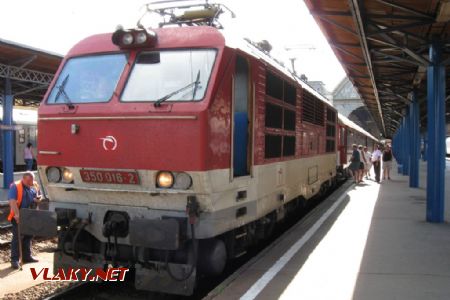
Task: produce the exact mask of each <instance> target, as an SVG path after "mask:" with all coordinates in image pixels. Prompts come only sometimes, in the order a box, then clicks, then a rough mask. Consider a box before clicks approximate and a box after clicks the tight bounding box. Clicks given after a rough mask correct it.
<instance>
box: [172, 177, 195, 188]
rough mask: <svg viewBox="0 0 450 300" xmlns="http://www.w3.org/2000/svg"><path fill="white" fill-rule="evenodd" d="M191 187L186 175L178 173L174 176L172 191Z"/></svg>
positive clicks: (189, 179) (190, 179)
mask: <svg viewBox="0 0 450 300" xmlns="http://www.w3.org/2000/svg"><path fill="white" fill-rule="evenodd" d="M191 185H192V178H191V176H189V174H187V173H178V174H177V175H175V184H174V185H173V188H174V189H179V190H187V189H188V188H190V187H191Z"/></svg>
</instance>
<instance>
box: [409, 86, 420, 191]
mask: <svg viewBox="0 0 450 300" xmlns="http://www.w3.org/2000/svg"><path fill="white" fill-rule="evenodd" d="M409 117H410V119H409V134H410V144H409V146H410V150H409V152H410V156H409V157H410V160H409V167H410V168H409V186H410V187H414V188H416V187H419V155H420V135H419V100H418V99H417V91H416V90H413V92H412V103H411V104H410V108H409Z"/></svg>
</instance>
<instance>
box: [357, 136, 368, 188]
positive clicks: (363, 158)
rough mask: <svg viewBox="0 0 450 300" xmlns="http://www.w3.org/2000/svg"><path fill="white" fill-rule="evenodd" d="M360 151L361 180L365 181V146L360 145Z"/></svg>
mask: <svg viewBox="0 0 450 300" xmlns="http://www.w3.org/2000/svg"><path fill="white" fill-rule="evenodd" d="M358 151H359V157H360V160H361V162H360V164H359V165H360V167H359V182H361V181H363V177H364V173H365V172H364V170H365V169H366V163H367V162H366V157H365V156H364V151H363V146H362V145H359V146H358Z"/></svg>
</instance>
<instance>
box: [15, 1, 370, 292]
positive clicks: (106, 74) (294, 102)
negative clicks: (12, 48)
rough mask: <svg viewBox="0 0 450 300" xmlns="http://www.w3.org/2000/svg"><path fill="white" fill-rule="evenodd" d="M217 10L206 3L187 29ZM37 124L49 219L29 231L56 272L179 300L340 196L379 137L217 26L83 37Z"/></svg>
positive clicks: (41, 217) (43, 214)
mask: <svg viewBox="0 0 450 300" xmlns="http://www.w3.org/2000/svg"><path fill="white" fill-rule="evenodd" d="M221 9H222V7H220V6H217V5H216V4H205V7H204V8H202V9H200V10H193V11H190V12H189V14H185V15H184V17H183V18H180V19H179V22H180V25H181V24H182V23H183V22H187V23H186V24H188V25H189V24H190V23H189V22H193V21H192V20H196V21H198V19H199V18H204V17H205V16H207V15H211V16H216V15H217V14H218V12H219V11H220V10H221ZM160 11H161V10H159V12H160ZM171 11H172V9H169V10H168V12H171ZM187 19H188V20H191V21H189V22H188V21H186V20H187ZM172 21H173V20H172ZM38 122H39V130H41V131H45V133H46V134H40V135H39V154H38V161H39V167H38V169H39V173H40V175H41V178H42V180H43V184H44V186H45V187H46V188H47V191H48V195H49V198H50V210H49V211H43V210H39V211H29V212H28V213H32V214H35V218H29V219H30V222H27V223H26V224H24V226H29V228H26V227H22V229H21V230H23V231H22V232H24V233H25V232H28V233H33V234H35V235H48V234H49V233H50V232H54V233H55V234H57V235H58V251H57V252H56V253H55V259H54V267H55V269H58V268H63V269H67V268H73V267H74V266H77V267H87V268H102V267H104V266H105V265H109V264H111V265H118V266H124V267H129V268H132V269H133V272H134V277H133V278H134V279H135V287H136V288H137V289H142V290H152V291H158V292H163V293H172V294H182V295H190V294H192V293H193V290H194V287H195V286H196V282H197V279H198V278H199V276H200V275H201V276H217V275H219V274H221V272H222V271H223V270H224V268H225V266H226V265H227V264H228V263H229V262H230V261H231V260H233V259H235V258H238V257H240V256H242V255H243V254H245V253H246V251H247V249H248V248H249V247H251V246H252V245H255V244H257V243H259V242H261V241H263V240H264V239H266V238H268V237H269V236H271V234H272V232H273V230H274V228H275V226H276V224H277V223H278V222H281V221H282V220H284V219H285V217H286V216H288V215H289V214H292V213H293V212H296V211H297V210H296V209H297V208H301V207H304V205H305V204H306V203H307V201H309V200H310V199H311V198H312V197H314V196H317V195H320V194H323V193H325V192H326V191H327V190H328V189H329V188H330V187H331V186H333V185H334V184H335V182H336V180H337V177H338V174H337V169H341V170H343V169H345V167H346V166H347V165H348V163H347V162H348V153H349V147H351V144H352V143H358V144H364V145H369V146H371V147H372V146H373V144H374V143H375V142H376V140H375V139H374V138H373V137H372V136H370V135H369V134H367V132H365V131H363V130H362V129H360V128H359V126H357V125H356V124H354V123H353V122H351V121H349V120H348V119H346V118H345V117H342V116H340V117H338V114H337V111H336V109H335V108H334V107H333V106H332V105H331V104H330V102H329V101H328V100H327V99H326V98H324V97H323V96H322V95H320V94H319V93H317V92H316V91H314V90H313V89H312V88H311V87H310V86H308V85H307V84H306V83H304V82H303V81H301V80H300V79H299V78H297V77H296V76H294V75H293V74H292V73H291V72H289V70H287V69H286V68H284V67H283V66H282V65H280V64H278V63H277V62H276V61H275V60H274V59H273V58H272V57H270V56H269V55H268V54H267V53H265V52H263V51H261V50H260V49H258V48H257V47H256V46H255V45H254V44H252V43H250V42H248V41H244V40H241V39H239V40H236V38H235V37H233V36H228V37H225V35H224V34H223V32H222V31H220V30H218V29H217V28H214V27H212V26H172V27H163V28H157V29H143V28H136V29H132V30H122V29H118V30H117V31H116V32H115V33H113V34H111V33H110V34H100V35H95V36H92V37H89V38H87V39H85V40H83V41H81V42H79V43H78V44H77V45H75V46H74V47H73V48H72V49H71V50H70V51H69V53H68V54H67V56H66V57H65V58H64V60H63V62H62V64H61V66H60V68H59V70H58V72H57V74H56V76H55V78H54V80H53V82H52V84H51V86H50V88H49V91H48V92H47V94H46V96H45V99H44V101H43V102H42V104H41V106H40V108H39V121H38ZM338 137H339V138H338ZM338 149H339V151H338ZM25 211H26V210H24V212H21V216H23V215H25V214H26V212H25ZM33 222H37V223H36V226H33ZM33 230H34V231H33Z"/></svg>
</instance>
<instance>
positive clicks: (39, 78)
mask: <svg viewBox="0 0 450 300" xmlns="http://www.w3.org/2000/svg"><path fill="white" fill-rule="evenodd" d="M62 58H63V57H62V56H61V55H59V54H56V53H52V52H48V51H44V50H40V49H36V48H32V47H29V46H25V45H22V44H18V43H15V42H11V41H7V40H3V39H0V83H1V84H0V100H2V98H3V94H4V81H5V79H6V78H9V79H10V80H11V84H12V93H13V95H14V105H19V106H38V105H39V103H40V102H41V100H42V98H43V97H44V94H45V92H46V90H47V88H48V86H49V84H50V82H51V81H52V79H53V76H54V74H55V72H56V70H57V69H58V67H59V64H60V63H61V61H62Z"/></svg>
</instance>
